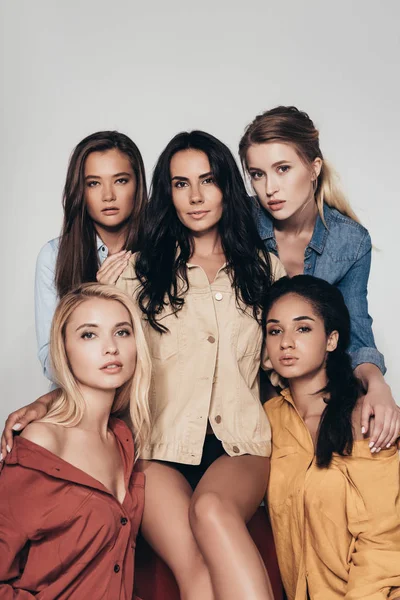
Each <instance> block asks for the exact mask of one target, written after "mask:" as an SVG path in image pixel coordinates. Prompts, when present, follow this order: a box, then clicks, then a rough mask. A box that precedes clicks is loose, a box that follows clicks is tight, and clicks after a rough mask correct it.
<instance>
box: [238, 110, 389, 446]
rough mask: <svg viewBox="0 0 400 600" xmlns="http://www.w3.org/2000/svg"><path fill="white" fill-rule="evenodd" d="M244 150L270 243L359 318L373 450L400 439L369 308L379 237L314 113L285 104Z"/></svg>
mask: <svg viewBox="0 0 400 600" xmlns="http://www.w3.org/2000/svg"><path fill="white" fill-rule="evenodd" d="M239 155H240V158H241V161H242V164H243V167H244V169H245V170H246V171H247V173H248V174H249V176H250V179H251V183H252V186H253V189H254V191H255V193H256V195H257V199H258V202H257V200H255V201H254V207H253V209H254V216H255V219H256V223H257V227H258V231H259V233H260V236H261V238H262V239H263V240H264V243H265V246H266V249H267V250H268V251H269V252H272V253H274V254H275V255H276V256H278V257H279V259H280V260H281V262H282V263H283V265H284V267H285V269H286V271H287V273H288V275H290V276H293V275H297V274H300V273H305V274H307V275H314V276H316V277H320V278H322V279H325V280H326V281H328V282H329V283H332V284H334V285H336V286H337V287H338V288H339V289H340V291H341V292H342V294H343V296H344V299H345V302H346V304H347V307H348V309H349V312H350V317H351V341H350V348H349V351H350V354H351V358H352V365H353V369H354V370H355V374H356V375H357V377H358V378H359V379H360V380H361V382H362V384H363V386H364V388H365V390H366V392H367V393H366V396H365V399H364V403H363V409H362V417H361V428H362V432H363V433H364V432H365V433H366V432H367V431H368V428H369V418H370V417H371V416H372V415H374V416H375V425H374V427H373V430H372V432H371V436H370V437H371V444H370V446H371V452H379V450H380V449H381V448H384V447H388V446H390V445H391V444H393V443H394V441H395V440H396V438H397V437H398V435H399V432H400V410H399V408H398V407H397V406H396V404H395V402H394V400H393V398H392V394H391V391H390V387H389V386H388V385H387V384H386V383H385V380H384V378H383V375H384V373H385V371H386V368H385V363H384V358H383V355H382V354H381V353H380V352H379V351H378V350H377V348H376V346H375V342H374V336H373V333H372V319H371V317H370V316H369V314H368V303H367V286H368V277H369V271H370V264H371V238H370V235H369V233H368V231H367V230H366V229H365V227H363V226H362V225H361V224H360V223H359V222H358V219H357V217H356V215H355V214H354V212H353V211H352V209H351V208H350V206H349V204H348V202H347V201H346V199H345V198H344V196H343V194H342V192H341V191H340V190H339V189H338V188H337V187H336V185H335V180H334V174H333V172H332V171H331V169H330V168H329V166H328V165H327V163H326V162H325V161H324V160H323V156H322V152H321V150H320V147H319V134H318V131H317V129H316V128H315V126H314V124H313V122H312V120H311V119H310V118H309V116H308V115H307V114H306V113H305V112H302V111H299V110H298V109H297V108H295V107H294V106H289V107H286V106H279V107H277V108H274V109H272V110H269V111H267V112H265V113H263V114H261V115H259V116H257V117H256V118H255V119H254V121H253V122H252V123H251V124H250V125H249V126H248V127H247V129H246V131H245V133H244V135H243V137H242V139H241V141H240V145H239Z"/></svg>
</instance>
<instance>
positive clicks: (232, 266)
mask: <svg viewBox="0 0 400 600" xmlns="http://www.w3.org/2000/svg"><path fill="white" fill-rule="evenodd" d="M189 149H192V150H199V151H201V152H204V153H205V154H206V155H207V157H208V160H209V162H210V167H211V172H212V174H213V177H214V179H215V182H216V184H217V185H218V187H219V188H220V190H221V191H222V195H223V212H222V217H221V220H220V222H219V233H220V236H221V243H222V248H223V251H224V253H225V258H226V263H227V269H228V272H229V275H230V277H231V280H232V285H233V288H234V290H235V295H236V300H237V301H239V300H241V301H242V302H243V303H244V304H245V305H247V306H249V307H251V308H252V309H253V315H254V318H256V319H257V320H259V322H261V320H260V317H259V314H260V313H261V311H262V306H263V300H264V298H265V294H266V292H267V290H268V289H269V287H270V285H271V283H272V277H271V263H270V259H269V254H268V252H267V251H266V250H265V248H264V244H263V242H262V240H261V238H260V236H259V235H258V232H257V229H256V226H255V223H254V219H253V216H252V212H251V201H252V200H251V199H250V198H248V196H247V193H246V189H245V186H244V183H243V180H242V177H241V175H240V171H239V168H238V166H237V164H236V162H235V159H234V158H233V156H232V153H231V152H230V150H229V149H228V148H227V146H225V144H223V143H222V142H220V141H219V140H218V139H217V138H215V137H214V136H212V135H210V134H208V133H205V132H203V131H192V132H190V133H187V132H183V133H178V134H177V135H176V136H175V137H174V138H173V139H172V140H171V141H170V142H169V144H168V145H167V147H166V148H165V150H164V151H163V152H162V154H161V155H160V157H159V159H158V161H157V164H156V166H155V169H154V174H153V180H152V185H151V190H150V200H149V203H148V205H147V207H146V214H145V219H144V235H143V240H144V243H143V246H142V248H141V250H140V252H139V253H138V257H137V261H136V274H137V276H138V278H139V280H140V282H141V284H142V285H141V291H140V293H139V295H138V302H139V306H140V308H141V310H142V311H143V312H144V313H145V315H146V317H147V319H148V321H149V323H150V325H151V326H152V327H153V328H154V329H155V330H157V331H159V332H160V333H163V332H165V331H167V329H166V327H165V326H164V325H162V324H161V323H160V322H159V321H157V315H159V314H160V313H161V311H162V310H163V308H164V307H165V306H166V305H170V306H171V308H172V310H174V311H175V312H178V311H179V310H180V309H181V308H182V306H183V304H184V301H185V298H184V296H185V294H186V292H187V291H188V289H189V282H188V277H187V269H186V263H187V262H188V261H189V259H190V257H191V255H192V254H193V251H194V242H193V237H192V235H191V232H190V230H189V229H188V228H187V227H185V226H184V225H183V224H182V223H181V221H180V220H179V218H178V216H177V214H176V210H175V207H174V205H173V203H172V186H171V174H170V163H171V159H172V157H173V156H174V155H175V154H176V153H177V152H180V151H181V150H189Z"/></svg>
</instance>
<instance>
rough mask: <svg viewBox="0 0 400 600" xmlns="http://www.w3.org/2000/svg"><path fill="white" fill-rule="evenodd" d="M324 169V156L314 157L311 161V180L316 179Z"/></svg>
mask: <svg viewBox="0 0 400 600" xmlns="http://www.w3.org/2000/svg"><path fill="white" fill-rule="evenodd" d="M321 169H322V158H319V156H317V158H314V160H313V161H312V163H311V181H316V180H317V179H318V177H319V174H320V173H321Z"/></svg>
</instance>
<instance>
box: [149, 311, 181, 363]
mask: <svg viewBox="0 0 400 600" xmlns="http://www.w3.org/2000/svg"><path fill="white" fill-rule="evenodd" d="M180 321H181V319H179V316H176V313H175V312H171V313H168V314H166V315H163V316H162V317H161V318H160V319H158V322H159V323H160V324H161V325H164V326H165V327H167V328H168V331H166V332H165V333H159V332H158V331H156V330H155V329H153V327H151V326H150V325H149V323H146V325H145V328H144V331H145V335H146V341H147V344H148V346H149V351H150V354H151V357H152V358H155V359H157V360H162V361H164V360H168V359H169V358H171V357H172V356H175V354H177V352H178V350H179V338H180V330H181V329H182V327H181V325H182V324H181V323H180Z"/></svg>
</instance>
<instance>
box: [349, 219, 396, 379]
mask: <svg viewBox="0 0 400 600" xmlns="http://www.w3.org/2000/svg"><path fill="white" fill-rule="evenodd" d="M371 251H372V244H371V238H370V235H369V233H368V232H367V231H365V234H364V236H363V238H362V240H361V243H360V246H359V248H358V252H357V258H356V260H355V262H354V264H353V265H352V267H351V268H350V269H349V270H348V272H347V273H346V275H345V276H344V277H343V278H342V279H341V280H340V281H339V283H338V288H339V289H340V291H341V292H342V294H343V298H344V301H345V302H346V306H347V308H348V309H349V313H350V319H351V335H350V346H349V353H350V356H351V360H352V365H353V369H355V368H356V367H357V366H358V365H361V364H362V363H372V364H374V365H376V366H377V367H378V368H379V369H380V370H381V371H382V373H383V374H385V371H386V367H385V360H384V357H383V355H382V354H381V353H380V352H379V350H377V348H376V346H375V341H374V334H373V332H372V318H371V317H370V315H369V314H368V299H367V295H368V279H369V272H370V268H371Z"/></svg>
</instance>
